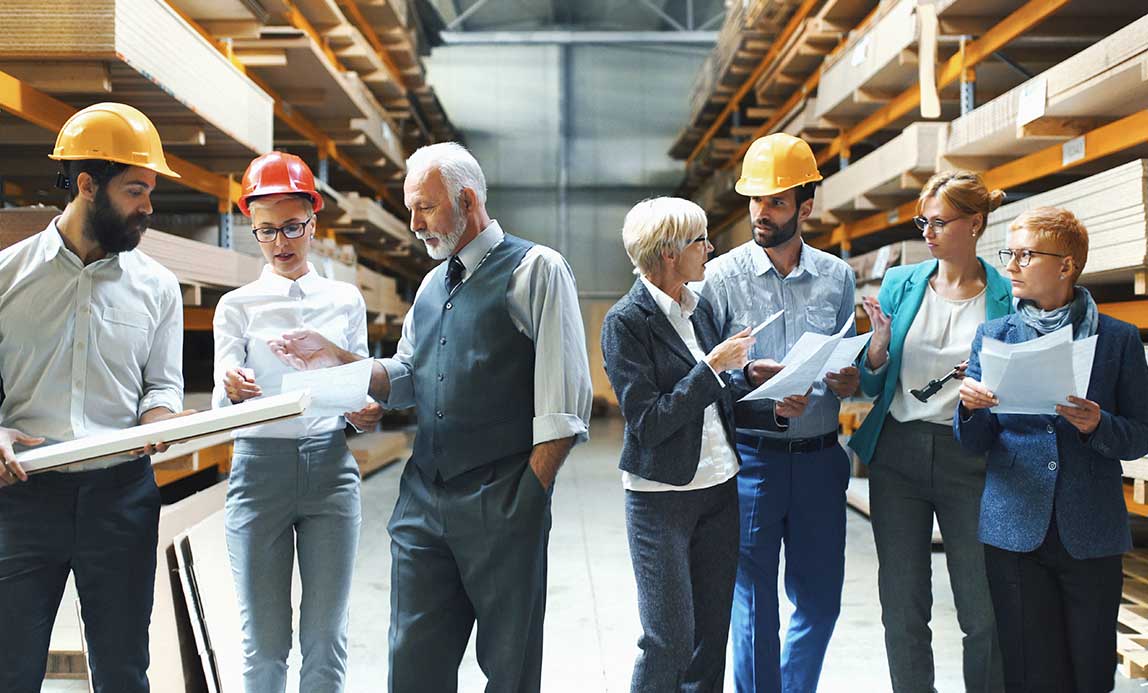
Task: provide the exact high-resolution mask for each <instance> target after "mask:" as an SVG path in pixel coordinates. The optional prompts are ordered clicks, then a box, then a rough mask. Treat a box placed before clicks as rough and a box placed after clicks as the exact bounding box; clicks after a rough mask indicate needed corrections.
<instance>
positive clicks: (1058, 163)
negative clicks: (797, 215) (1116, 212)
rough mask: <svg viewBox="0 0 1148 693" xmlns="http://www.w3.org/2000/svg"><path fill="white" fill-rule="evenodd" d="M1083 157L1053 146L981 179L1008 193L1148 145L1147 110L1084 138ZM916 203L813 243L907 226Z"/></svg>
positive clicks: (831, 243) (822, 244) (826, 243)
mask: <svg viewBox="0 0 1148 693" xmlns="http://www.w3.org/2000/svg"><path fill="white" fill-rule="evenodd" d="M1083 138H1084V156H1082V157H1081V158H1079V159H1077V160H1075V161H1072V162H1070V163H1068V164H1065V163H1064V160H1063V144H1054V145H1052V146H1051V147H1046V148H1044V149H1042V150H1040V151H1038V152H1034V153H1032V154H1029V155H1028V156H1022V157H1020V158H1019V159H1014V160H1012V161H1010V162H1008V163H1007V164H1002V165H1001V166H998V167H996V168H994V169H990V170H988V171H986V172H984V174H982V177H983V178H984V180H985V184H986V185H988V186H989V187H990V188H1001V189H1004V190H1007V189H1008V188H1011V187H1015V186H1017V185H1020V184H1022V183H1027V182H1029V181H1033V180H1037V179H1039V178H1043V177H1045V176H1048V175H1051V174H1053V173H1057V172H1060V171H1065V170H1068V169H1071V168H1074V167H1076V166H1079V165H1081V164H1085V163H1088V162H1090V161H1095V160H1096V159H1099V158H1102V157H1105V156H1109V155H1111V154H1117V153H1119V152H1121V151H1123V150H1125V149H1128V148H1130V147H1134V146H1136V145H1140V144H1144V143H1145V142H1148V110H1144V111H1139V112H1137V113H1133V114H1132V115H1130V116H1125V117H1124V118H1121V119H1120V120H1117V121H1115V122H1112V123H1109V124H1107V125H1103V126H1101V127H1098V128H1096V129H1095V130H1092V131H1090V132H1087V133H1085V134H1084V135H1083ZM916 208H917V203H916V202H915V201H910V202H906V203H905V204H903V205H901V206H899V207H897V208H895V209H892V210H889V211H887V212H879V213H877V214H874V215H873V216H870V217H866V218H864V219H861V220H860V221H856V222H852V223H849V224H842V225H841V226H838V227H837V228H835V229H834V230H833V232H832V233H831V234H830V235H829V236H822V237H820V238H817V239H814V240H813V241H811V243H812V245H815V246H817V247H819V248H828V247H832V246H835V245H839V244H841V243H845V242H849V241H852V240H855V239H857V238H861V237H863V236H868V235H870V234H874V233H877V232H878V231H883V230H885V229H888V228H891V227H893V226H897V225H898V224H904V223H907V222H908V221H909V220H910V219H912V218H913V215H914V214H915V213H916Z"/></svg>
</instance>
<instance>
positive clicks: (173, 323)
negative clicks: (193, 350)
mask: <svg viewBox="0 0 1148 693" xmlns="http://www.w3.org/2000/svg"><path fill="white" fill-rule="evenodd" d="M164 293H165V294H166V296H165V299H166V300H165V302H164V303H165V307H164V310H163V313H162V315H161V316H160V320H159V323H158V324H157V325H156V331H155V337H154V339H153V340H152V345H151V351H150V352H149V353H148V358H147V362H146V363H145V364H144V368H143V385H144V387H143V396H142V397H140V402H139V407H138V408H137V409H136V416H137V418H138V417H140V416H143V414H144V412H146V411H148V410H150V409H155V408H156V407H164V408H166V409H169V410H170V411H172V412H180V411H183V299H182V297H181V295H180V293H179V287H178V285H175V284H174V278H173V280H172V285H171V286H166V287H165V290H164Z"/></svg>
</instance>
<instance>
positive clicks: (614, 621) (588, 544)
mask: <svg viewBox="0 0 1148 693" xmlns="http://www.w3.org/2000/svg"><path fill="white" fill-rule="evenodd" d="M591 431H592V434H593V439H592V440H591V441H590V442H589V443H587V444H586V445H582V446H579V447H578V448H576V449H575V452H574V455H573V457H572V458H571V460H570V461H569V462H568V463H567V465H566V467H565V468H564V470H563V471H562V474H561V475H560V477H559V484H558V488H557V489H556V491H555V494H554V506H553V509H554V529H553V531H552V533H551V535H550V587H549V604H548V609H547V619H546V654H545V664H544V666H545V670H544V674H543V690H544V691H546V693H597V692H598V691H602V692H609V693H615V692H622V691H628V690H629V679H630V668H631V666H632V664H633V658H634V655H635V653H636V651H637V646H636V642H637V638H638V634H639V623H638V610H637V606H636V605H637V601H636V598H635V594H634V578H633V574H632V573H631V570H630V560H629V554H628V551H627V548H626V534H625V526H624V520H623V515H622V488H621V483H620V480H619V475H618V471H617V468H616V464H617V451H618V449H619V446H620V442H621V424H620V423H619V422H618V421H616V420H595V421H594V423H593V425H592V426H591ZM401 471H402V468H401V465H394V466H392V467H390V468H388V469H385V470H383V471H381V472H379V473H377V474H375V475H373V476H371V477H370V478H369V479H367V481H366V482H365V483H364V485H363V508H364V511H363V533H362V539H361V542H360V548H359V561H358V564H357V566H356V571H355V582H354V590H353V593H352V600H351V608H352V614H351V652H350V672H349V676H348V686H347V693H378V692H379V691H385V690H386V681H387V627H388V623H389V590H390V545H389V540H388V537H387V533H386V524H387V520H388V518H389V517H390V513H391V509H392V508H393V507H394V502H395V498H396V496H397V494H398V481H399V475H400V473H401ZM847 532H848V540H847V542H848V543H847V546H848V548H847V556H846V574H845V594H844V599H843V605H842V613H841V619H840V620H839V621H838V625H837V632H836V634H835V635H834V637H833V641H832V643H831V645H830V648H829V655H828V657H827V660H826V664H825V671H824V674H823V676H822V685H821V688H820V690H821V691H823V692H826V693H868V692H870V691H873V692H880V691H888V690H889V675H888V670H887V668H886V666H885V648H884V643H883V634H882V628H881V621H880V618H881V615H880V607H879V606H878V603H877V596H876V580H877V563H876V558H875V554H874V549H873V534H872V532H871V531H870V528H869V522H868V520H867V519H865V518H864V517H863V516H861V515H859V514H857V513H855V512H853V511H850V512H849V516H848V525H847ZM933 575H934V578H933V580H934V595H935V600H936V602H935V605H934V619H933V629H934V643H935V648H934V649H935V651H936V653H937V662H936V665H937V689H938V690H939V691H940V692H941V693H956V692H958V691H961V690H963V688H964V686H963V684H962V680H961V659H960V640H961V633H960V630H959V629H958V627H957V622H956V612H955V610H954V608H953V598H952V593H951V592H950V591H949V585H948V571H947V570H946V567H945V561H944V554H942V553H934V554H933ZM782 594H783V597H782V600H783V603H784V592H782ZM290 667H291V672H292V674H291V677H292V678H293V679H295V680H293V681H292V682H291V683H290V685H289V687H288V690H289V691H291V693H297V686H298V681H297V678H295V677H297V675H298V671H299V657H298V647H296V648H295V651H294V653H293V657H292V660H291V662H290ZM459 681H460V685H459V690H460V691H463V692H465V693H474V692H478V691H482V690H483V687H484V685H485V682H486V679H485V677H484V676H483V674H482V672H481V671H480V670H479V668H478V663H477V662H476V660H475V658H474V650H473V641H472V646H471V649H470V650H469V651H468V652H467V655H466V658H465V659H464V661H463V665H462V669H461V672H460V675H459ZM1116 682H1117V687H1116V690H1117V691H1135V690H1141V687H1140V683H1141V682H1139V681H1130V680H1128V679H1125V678H1123V677H1121V676H1119V675H1118V676H1117V679H1116ZM84 690H86V687H85V686H84V685H83V684H82V683H81V682H62V681H58V682H48V683H46V684H45V686H44V691H45V692H46V693H48V692H50V693H64V692H65V691H69V692H70V691H77V692H78V691H84ZM726 690H728V691H732V690H733V686H732V683H731V682H730V681H729V676H728V670H727V685H726Z"/></svg>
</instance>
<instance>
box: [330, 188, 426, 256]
mask: <svg viewBox="0 0 1148 693" xmlns="http://www.w3.org/2000/svg"><path fill="white" fill-rule="evenodd" d="M344 200H345V203H346V205H347V210H348V213H349V216H350V226H349V227H347V228H348V229H350V230H352V231H353V232H358V233H365V234H369V235H370V236H371V237H372V240H375V241H377V244H378V245H383V246H387V245H395V244H398V245H408V244H410V243H411V242H412V241H413V239H414V236H412V235H411V234H410V232H409V231H407V225H406V224H404V223H403V222H402V221H400V220H399V219H398V217H396V216H395V215H393V214H391V213H390V212H388V211H387V210H385V209H383V206H382V205H380V204H379V203H378V202H376V201H374V200H372V199H371V198H369V197H364V196H361V195H359V194H358V193H354V192H352V193H347V194H346V195H345V196H344ZM340 231H343V229H340Z"/></svg>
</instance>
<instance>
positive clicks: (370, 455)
mask: <svg viewBox="0 0 1148 693" xmlns="http://www.w3.org/2000/svg"><path fill="white" fill-rule="evenodd" d="M413 443H414V435H413V433H411V432H410V431H373V432H370V433H360V434H358V435H355V436H351V437H350V438H348V439H347V447H348V448H350V449H351V454H352V455H353V456H354V457H355V461H356V462H358V463H359V475H360V476H362V477H364V478H365V477H366V476H367V475H368V474H372V473H374V472H377V471H379V470H380V469H382V468H383V467H386V466H389V465H391V464H394V463H395V462H402V461H404V460H406V459H407V458H408V457H410V455H411V450H412V449H413V445H412V444H413Z"/></svg>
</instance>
